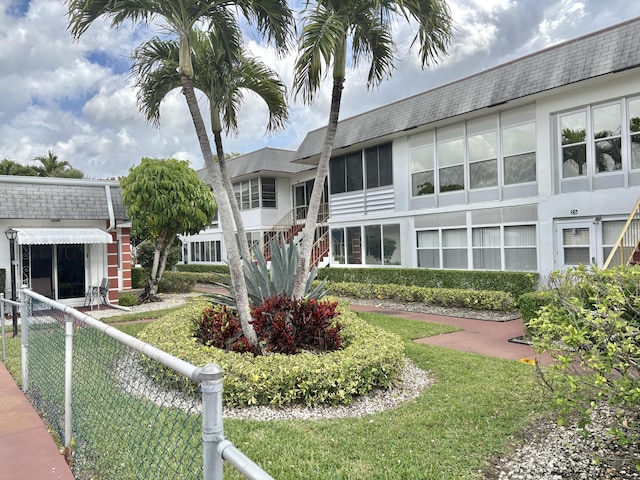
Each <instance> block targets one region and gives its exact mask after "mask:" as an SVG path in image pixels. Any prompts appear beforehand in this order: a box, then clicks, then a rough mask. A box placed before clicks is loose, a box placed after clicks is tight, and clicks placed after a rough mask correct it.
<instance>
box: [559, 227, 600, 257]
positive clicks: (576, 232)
mask: <svg viewBox="0 0 640 480" xmlns="http://www.w3.org/2000/svg"><path fill="white" fill-rule="evenodd" d="M595 227H596V225H595V224H594V223H593V222H562V223H558V224H557V227H556V234H557V246H558V251H557V259H558V262H557V263H558V268H560V269H563V268H566V267H575V266H578V265H581V264H582V265H598V264H599V263H601V262H600V260H599V258H598V251H599V249H598V240H597V235H596V228H595Z"/></svg>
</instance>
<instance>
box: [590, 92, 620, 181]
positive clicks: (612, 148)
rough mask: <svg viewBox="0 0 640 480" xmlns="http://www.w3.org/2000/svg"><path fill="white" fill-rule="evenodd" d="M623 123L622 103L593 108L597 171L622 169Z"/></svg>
mask: <svg viewBox="0 0 640 480" xmlns="http://www.w3.org/2000/svg"><path fill="white" fill-rule="evenodd" d="M621 134H622V123H621V109H620V104H619V103H616V104H613V105H606V106H604V107H598V108H594V109H593V138H594V146H595V160H596V173H603V172H614V171H616V170H621V169H622V152H621V148H622V137H621Z"/></svg>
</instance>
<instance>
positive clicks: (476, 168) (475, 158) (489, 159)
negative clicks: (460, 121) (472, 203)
mask: <svg viewBox="0 0 640 480" xmlns="http://www.w3.org/2000/svg"><path fill="white" fill-rule="evenodd" d="M467 150H468V156H469V188H471V189H475V188H486V187H495V186H497V185H498V135H497V132H496V121H495V117H488V118H481V119H478V120H473V121H471V122H468V124H467Z"/></svg>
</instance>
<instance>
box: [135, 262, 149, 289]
mask: <svg viewBox="0 0 640 480" xmlns="http://www.w3.org/2000/svg"><path fill="white" fill-rule="evenodd" d="M148 283H149V272H147V270H145V269H144V268H142V267H134V268H132V269H131V288H144V287H146V286H147V284H148Z"/></svg>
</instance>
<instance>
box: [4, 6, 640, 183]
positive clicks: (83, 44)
mask: <svg viewBox="0 0 640 480" xmlns="http://www.w3.org/2000/svg"><path fill="white" fill-rule="evenodd" d="M448 3H449V6H450V8H451V11H452V15H453V19H454V22H455V28H456V32H455V40H454V42H453V44H452V46H451V48H450V49H449V55H448V56H447V57H446V58H445V59H443V61H442V62H441V63H440V64H439V65H437V66H436V67H434V68H431V69H428V70H422V69H421V68H420V66H419V64H418V61H417V52H415V51H414V52H411V51H409V50H408V43H409V42H410V39H411V38H412V37H413V34H414V33H415V31H414V30H413V29H412V28H411V26H408V25H404V24H398V26H397V31H396V32H395V33H396V35H395V38H396V42H397V44H398V46H399V49H398V61H397V63H396V70H395V72H394V76H393V78H392V79H390V80H388V81H385V82H384V83H383V84H382V85H381V86H380V87H379V88H377V89H375V90H373V91H367V89H366V85H365V84H366V76H365V75H364V74H362V73H361V72H359V71H355V70H354V71H349V72H348V74H347V83H346V87H345V91H344V94H343V103H342V113H341V118H347V117H350V116H353V115H355V114H358V113H361V112H363V111H366V110H370V109H372V108H375V107H377V106H380V105H383V104H386V103H389V102H392V101H395V100H398V99H400V98H403V97H406V96H409V95H413V94H415V93H418V92H421V91H424V90H428V89H430V88H433V87H436V86H438V85H442V84H444V83H448V82H451V81H454V80H457V79H459V78H463V77H465V76H468V75H471V74H474V73H477V72H480V71H482V70H485V69H487V68H490V67H493V66H495V65H498V64H501V63H504V62H506V61H509V60H512V59H514V58H518V57H521V56H523V55H526V54H528V53H531V52H534V51H537V50H540V49H543V48H546V47H549V46H551V45H554V44H557V43H559V42H562V41H564V40H568V39H572V38H576V37H579V36H581V35H585V34H588V33H591V32H594V31H596V30H600V29H602V28H606V27H609V26H611V25H614V24H617V23H620V22H623V21H626V20H629V19H631V18H635V17H639V16H640V1H639V0H606V1H604V0H583V1H568V0H450V1H449V2H448ZM150 35H151V33H150V32H149V31H148V30H146V29H141V28H137V29H134V28H129V27H123V28H120V29H119V30H117V31H113V30H110V29H109V28H108V26H107V25H105V24H98V23H96V24H94V25H93V26H92V27H91V28H90V29H89V31H88V32H87V33H86V34H85V35H84V36H83V37H82V38H81V39H80V41H78V42H74V41H73V40H72V39H71V36H70V35H69V33H68V31H67V18H66V7H65V3H64V2H63V1H62V0H56V1H54V0H31V1H29V0H0V159H2V158H9V159H11V160H14V161H18V162H20V163H24V164H29V163H33V158H34V157H35V156H39V155H45V154H46V153H47V151H49V150H52V151H53V152H54V153H56V154H57V155H58V157H59V158H61V159H64V160H67V161H69V162H71V164H72V165H73V166H74V167H76V168H78V169H80V170H82V171H83V172H85V174H86V175H87V176H88V177H89V178H108V177H114V176H121V175H126V174H127V172H128V170H129V168H130V167H131V166H133V165H136V164H137V163H139V162H140V159H141V158H142V157H145V156H146V157H158V158H167V157H175V158H180V159H186V160H189V161H190V162H191V164H192V166H193V167H194V168H199V167H201V166H202V159H201V156H200V153H199V148H198V144H197V141H196V137H195V133H194V130H193V126H192V124H191V121H190V117H189V115H188V111H187V108H186V105H185V103H184V100H183V97H182V96H181V95H179V94H178V92H175V94H172V95H171V96H170V97H168V98H167V99H166V101H165V102H164V104H163V107H162V109H161V126H160V128H155V127H152V126H150V125H149V124H147V123H146V122H145V120H144V118H143V117H142V115H141V114H140V113H139V112H138V109H137V107H136V103H135V91H134V90H133V88H132V79H131V78H130V77H129V75H128V74H127V69H128V66H129V55H130V53H131V52H132V50H133V49H134V48H135V47H136V46H137V45H139V44H140V43H142V42H143V41H144V40H146V39H147V38H149V36H150ZM246 42H247V46H248V47H249V49H250V50H251V51H252V52H253V54H254V55H256V56H258V57H260V58H261V59H262V60H263V61H265V62H266V63H267V64H268V65H270V66H272V67H273V68H275V69H276V70H277V71H278V73H279V74H280V75H281V77H282V78H283V80H284V81H285V83H286V84H287V85H289V86H291V80H292V76H293V73H292V72H293V63H294V61H295V52H292V54H291V55H290V56H287V57H285V58H277V57H276V55H275V53H274V52H273V51H272V50H270V49H269V48H268V47H267V46H266V45H264V44H261V43H260V42H259V39H258V38H257V37H256V36H255V35H254V34H251V33H250V32H248V35H247V37H246ZM329 94H330V90H329V88H325V89H324V92H323V94H322V95H320V96H319V97H318V99H317V101H316V102H315V104H314V105H313V106H311V107H308V106H305V105H303V104H302V103H299V102H296V101H294V99H290V122H289V124H288V125H287V127H286V128H285V129H284V130H283V131H280V132H277V133H275V134H272V135H270V136H265V131H264V129H265V122H266V112H265V109H264V107H263V106H262V105H261V104H260V102H259V101H258V100H257V99H255V98H254V97H252V96H251V95H246V97H245V103H244V105H243V107H242V110H241V114H240V117H239V127H240V133H239V135H238V136H237V137H229V138H226V139H225V149H226V151H228V152H230V151H237V152H240V153H247V152H250V151H253V150H256V149H259V148H262V147H264V146H271V147H278V148H288V149H292V150H295V149H296V148H297V146H298V145H299V144H300V142H301V141H302V139H303V138H304V135H305V134H306V132H308V131H309V130H313V129H315V128H319V127H321V126H323V125H324V124H325V123H326V119H327V115H328V100H329ZM203 113H204V114H205V115H206V112H203ZM205 118H206V117H205Z"/></svg>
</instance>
